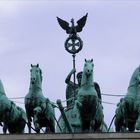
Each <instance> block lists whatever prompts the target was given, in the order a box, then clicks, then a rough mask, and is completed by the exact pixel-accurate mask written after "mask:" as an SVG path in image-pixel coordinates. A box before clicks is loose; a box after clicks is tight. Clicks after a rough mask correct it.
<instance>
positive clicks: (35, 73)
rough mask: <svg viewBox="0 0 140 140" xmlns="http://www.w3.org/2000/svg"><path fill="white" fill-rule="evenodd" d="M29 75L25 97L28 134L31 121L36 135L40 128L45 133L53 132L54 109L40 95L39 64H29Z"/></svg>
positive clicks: (41, 94)
mask: <svg viewBox="0 0 140 140" xmlns="http://www.w3.org/2000/svg"><path fill="white" fill-rule="evenodd" d="M30 73H31V78H30V87H29V93H28V94H27V95H26V96H25V109H26V113H27V119H28V129H29V133H31V122H32V120H33V123H34V126H35V130H36V132H37V133H40V129H41V128H42V127H45V128H46V130H45V132H55V120H54V115H55V113H54V108H53V106H52V105H51V103H50V101H49V99H47V98H45V97H44V95H43V93H42V71H41V69H40V68H39V64H37V65H32V64H31V70H30Z"/></svg>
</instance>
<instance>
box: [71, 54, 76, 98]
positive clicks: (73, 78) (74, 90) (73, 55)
mask: <svg viewBox="0 0 140 140" xmlns="http://www.w3.org/2000/svg"><path fill="white" fill-rule="evenodd" d="M72 57H73V68H74V69H75V57H76V55H75V54H73V55H72ZM73 82H74V100H75V96H76V95H75V85H76V82H75V72H74V74H73Z"/></svg>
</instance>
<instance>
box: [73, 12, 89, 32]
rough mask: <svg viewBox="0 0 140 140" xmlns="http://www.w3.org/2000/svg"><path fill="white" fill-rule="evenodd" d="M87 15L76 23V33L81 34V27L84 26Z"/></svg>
mask: <svg viewBox="0 0 140 140" xmlns="http://www.w3.org/2000/svg"><path fill="white" fill-rule="evenodd" d="M87 15H88V13H87V14H86V15H85V16H83V17H82V18H80V19H79V20H78V21H77V24H78V25H77V26H76V31H77V32H81V31H82V29H83V27H84V26H85V23H86V20H87Z"/></svg>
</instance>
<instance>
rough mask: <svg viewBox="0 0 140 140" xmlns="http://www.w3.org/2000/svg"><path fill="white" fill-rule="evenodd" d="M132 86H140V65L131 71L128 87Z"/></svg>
mask: <svg viewBox="0 0 140 140" xmlns="http://www.w3.org/2000/svg"><path fill="white" fill-rule="evenodd" d="M134 86H139V87H140V66H139V67H137V68H136V69H135V71H134V72H133V74H132V77H131V79H130V83H129V87H128V89H129V88H131V87H134Z"/></svg>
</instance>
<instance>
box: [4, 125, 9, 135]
mask: <svg viewBox="0 0 140 140" xmlns="http://www.w3.org/2000/svg"><path fill="white" fill-rule="evenodd" d="M7 129H8V126H7V124H6V123H3V133H4V134H6V132H7Z"/></svg>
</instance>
